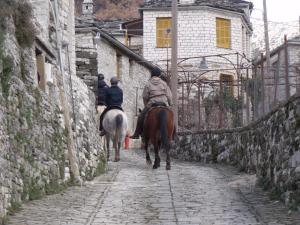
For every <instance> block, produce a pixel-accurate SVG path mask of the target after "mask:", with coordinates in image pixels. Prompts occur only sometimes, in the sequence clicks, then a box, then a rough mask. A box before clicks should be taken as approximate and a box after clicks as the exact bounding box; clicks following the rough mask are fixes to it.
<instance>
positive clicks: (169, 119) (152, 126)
mask: <svg viewBox="0 0 300 225" xmlns="http://www.w3.org/2000/svg"><path fill="white" fill-rule="evenodd" d="M174 132H175V126H174V115H173V112H172V111H171V110H170V109H168V108H167V107H154V108H151V109H150V110H149V112H148V114H147V116H146V119H145V123H144V142H145V150H146V161H147V163H148V164H149V165H151V164H152V161H151V158H150V154H149V151H148V145H149V144H150V143H151V144H153V146H154V151H155V161H154V165H153V169H157V168H158V167H160V157H159V150H160V148H163V149H165V150H166V156H167V159H166V170H170V169H171V160H170V142H171V141H172V140H173V138H174Z"/></svg>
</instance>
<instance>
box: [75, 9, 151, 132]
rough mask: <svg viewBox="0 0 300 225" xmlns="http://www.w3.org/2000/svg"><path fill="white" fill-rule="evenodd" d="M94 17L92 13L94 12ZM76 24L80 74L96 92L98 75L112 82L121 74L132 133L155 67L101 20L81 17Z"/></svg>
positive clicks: (78, 74)
mask: <svg viewBox="0 0 300 225" xmlns="http://www.w3.org/2000/svg"><path fill="white" fill-rule="evenodd" d="M91 16H92V15H91ZM77 22H78V23H77V25H76V64H77V76H78V77H80V78H81V79H83V80H84V82H85V83H86V84H87V85H88V86H89V87H90V88H91V89H92V90H93V91H96V84H97V82H96V81H97V74H98V73H102V74H104V76H105V80H106V82H107V83H108V84H109V81H110V78H111V77H113V76H117V77H118V78H119V79H120V87H121V88H122V89H123V92H124V103H123V108H124V111H125V113H126V114H127V116H128V121H129V132H130V133H132V132H133V131H134V128H135V125H136V119H137V115H138V109H139V108H143V107H144V105H143V102H142V96H141V95H142V90H143V87H144V85H145V83H146V82H147V81H148V79H149V78H150V73H151V70H152V69H153V68H154V67H155V65H153V64H152V63H150V62H148V61H146V60H145V59H144V58H143V57H142V56H141V55H139V54H137V53H136V52H134V51H133V50H131V49H130V48H129V47H128V46H126V45H124V44H123V43H122V42H120V41H119V40H118V39H117V38H115V37H114V36H113V35H112V34H109V33H108V32H106V31H104V29H102V26H100V25H99V24H98V22H97V21H94V22H93V23H91V22H87V20H85V19H82V18H80V20H78V21H77Z"/></svg>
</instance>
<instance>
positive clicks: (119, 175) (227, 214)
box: [9, 150, 300, 225]
mask: <svg viewBox="0 0 300 225" xmlns="http://www.w3.org/2000/svg"><path fill="white" fill-rule="evenodd" d="M152 159H153V157H152ZM172 163H173V164H172V170H171V171H166V170H165V167H164V166H165V163H164V161H163V160H162V166H161V168H159V169H158V170H152V168H150V167H148V166H147V165H146V163H145V158H144V154H143V152H142V151H141V150H129V151H122V158H121V162H119V163H109V171H108V173H106V174H105V175H102V176H100V177H98V178H96V179H95V180H94V181H92V182H87V183H86V184H85V185H84V186H83V187H71V188H69V189H68V190H67V191H65V192H63V193H62V194H57V195H52V196H47V197H45V198H44V199H42V200H38V201H33V202H29V203H27V204H25V205H24V206H23V209H22V210H21V211H20V212H18V213H16V214H15V215H14V216H12V217H10V220H9V224H11V225H25V224H26V225H38V224H40V225H42V224H43V225H59V224H61V225H65V224H70V225H100V224H101V225H102V224H110V225H118V224H151V225H156V224H163V225H173V224H174V225H176V224H180V225H185V224H201V225H213V224H218V225H221V224H222V225H247V224H252V225H254V224H272V225H275V224H278V225H279V224H294V225H297V224H298V225H299V224H300V218H299V215H297V213H293V212H290V213H288V210H287V209H286V208H285V207H284V206H283V205H282V204H281V203H279V202H277V201H273V202H272V201H270V200H269V199H268V197H267V195H266V194H265V193H263V192H262V191H261V190H260V189H258V188H256V187H255V186H254V183H255V177H254V176H251V175H246V174H239V173H237V172H236V171H234V170H233V169H232V168H230V167H221V166H213V165H202V164H195V163H187V162H174V161H173V162H172ZM274 208H276V211H275V209H274Z"/></svg>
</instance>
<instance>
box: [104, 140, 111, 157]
mask: <svg viewBox="0 0 300 225" xmlns="http://www.w3.org/2000/svg"><path fill="white" fill-rule="evenodd" d="M105 139H106V140H105V141H106V155H107V161H109V142H110V137H109V134H107V135H106V136H105Z"/></svg>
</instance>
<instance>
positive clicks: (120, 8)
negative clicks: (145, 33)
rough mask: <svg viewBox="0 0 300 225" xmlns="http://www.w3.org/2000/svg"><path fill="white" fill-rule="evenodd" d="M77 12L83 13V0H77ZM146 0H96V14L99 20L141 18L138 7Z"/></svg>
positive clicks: (78, 13)
mask: <svg viewBox="0 0 300 225" xmlns="http://www.w3.org/2000/svg"><path fill="white" fill-rule="evenodd" d="M75 2H76V13H77V15H80V14H81V4H82V2H83V0H75ZM143 2H144V0H130V1H129V0H94V4H95V16H96V17H97V19H99V20H130V19H136V18H139V17H140V15H139V12H138V8H139V6H140V5H141V4H142V3H143Z"/></svg>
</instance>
